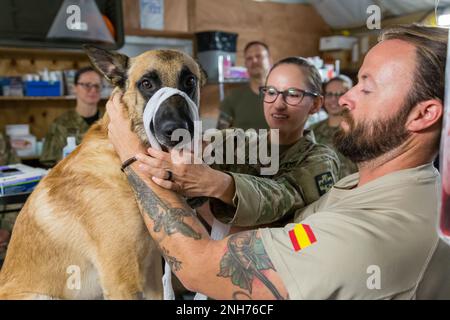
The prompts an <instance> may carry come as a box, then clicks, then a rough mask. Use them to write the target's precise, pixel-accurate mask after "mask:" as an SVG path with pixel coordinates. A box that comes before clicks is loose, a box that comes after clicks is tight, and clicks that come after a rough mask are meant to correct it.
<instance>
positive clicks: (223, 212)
mask: <svg viewBox="0 0 450 320" xmlns="http://www.w3.org/2000/svg"><path fill="white" fill-rule="evenodd" d="M227 131H231V132H232V131H235V129H229V130H227ZM227 136H228V135H227ZM245 144H246V150H247V149H248V140H247V139H246V142H245ZM258 150H259V148H258ZM269 150H270V147H269ZM279 151H280V152H279V170H278V172H277V173H276V174H274V175H272V176H262V175H260V169H261V168H262V166H261V165H260V164H255V165H250V164H248V163H249V161H248V155H246V161H245V164H241V165H237V164H236V165H213V166H212V167H213V168H215V169H219V170H221V171H225V172H227V173H228V174H230V175H231V176H232V177H233V179H234V182H235V186H236V193H235V195H234V197H233V204H234V206H230V205H227V204H225V203H223V202H222V201H220V200H218V199H210V206H211V210H212V212H213V213H214V215H215V216H216V217H217V218H218V219H219V220H221V221H222V222H225V223H231V224H233V225H236V226H255V225H262V224H268V223H273V222H275V221H276V222H277V223H280V224H283V223H284V222H285V221H288V220H290V219H292V218H293V216H294V214H295V212H296V211H297V210H299V209H302V208H304V207H305V206H307V205H308V204H310V203H312V202H314V201H316V200H317V199H319V198H320V197H321V196H322V195H323V194H325V193H326V192H327V191H328V190H329V189H330V188H331V187H332V186H333V185H334V183H336V182H337V181H338V177H339V159H338V157H337V155H336V153H335V152H334V151H333V150H332V149H331V148H329V147H327V146H325V145H319V144H316V143H315V139H314V135H313V134H312V133H311V132H309V131H305V133H304V136H303V137H302V138H301V139H300V140H299V141H297V142H296V143H295V144H293V145H291V146H280V150H279ZM225 154H226V152H225Z"/></svg>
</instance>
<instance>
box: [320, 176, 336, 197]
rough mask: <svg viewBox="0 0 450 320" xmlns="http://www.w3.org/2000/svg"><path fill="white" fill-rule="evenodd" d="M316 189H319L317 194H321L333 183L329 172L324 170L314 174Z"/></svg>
mask: <svg viewBox="0 0 450 320" xmlns="http://www.w3.org/2000/svg"><path fill="white" fill-rule="evenodd" d="M315 180H316V186H317V190H319V194H320V195H321V196H323V195H324V194H325V193H327V192H328V190H330V189H331V187H332V186H333V184H334V179H333V175H332V174H331V172H325V173H322V174H319V175H317V176H315Z"/></svg>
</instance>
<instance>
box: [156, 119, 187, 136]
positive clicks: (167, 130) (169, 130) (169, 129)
mask: <svg viewBox="0 0 450 320" xmlns="http://www.w3.org/2000/svg"><path fill="white" fill-rule="evenodd" d="M177 129H184V130H188V127H187V123H186V122H175V121H168V122H166V123H164V125H163V126H162V128H161V132H162V134H163V135H164V136H165V137H167V138H168V139H169V140H171V137H172V134H173V132H174V131H175V130H177Z"/></svg>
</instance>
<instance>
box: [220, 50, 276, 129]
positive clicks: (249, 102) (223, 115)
mask: <svg viewBox="0 0 450 320" xmlns="http://www.w3.org/2000/svg"><path fill="white" fill-rule="evenodd" d="M244 59H245V66H246V68H247V70H248V75H249V77H250V82H249V84H248V85H245V86H243V87H242V88H238V89H235V90H233V91H232V92H231V93H230V95H228V96H227V97H225V99H224V100H223V101H222V103H221V105H220V116H219V120H218V124H217V128H218V129H226V128H230V127H233V128H241V129H244V130H247V129H250V128H252V129H268V128H269V125H268V124H267V122H266V119H265V118H264V109H263V103H262V100H261V97H260V96H259V87H261V86H263V85H264V82H265V81H266V77H267V74H268V73H269V70H270V66H271V64H272V59H271V58H270V52H269V47H268V46H267V45H266V44H265V43H263V42H260V41H252V42H249V43H247V45H246V46H245V49H244Z"/></svg>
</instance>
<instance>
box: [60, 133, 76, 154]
mask: <svg viewBox="0 0 450 320" xmlns="http://www.w3.org/2000/svg"><path fill="white" fill-rule="evenodd" d="M76 147H77V143H76V140H75V137H67V145H66V146H65V147H64V148H63V154H62V157H63V159H64V158H65V157H67V156H68V155H69V153H71V152H72V151H73V150H75V148H76Z"/></svg>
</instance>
